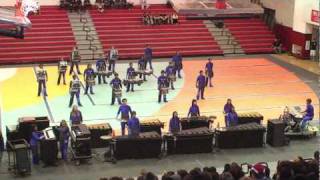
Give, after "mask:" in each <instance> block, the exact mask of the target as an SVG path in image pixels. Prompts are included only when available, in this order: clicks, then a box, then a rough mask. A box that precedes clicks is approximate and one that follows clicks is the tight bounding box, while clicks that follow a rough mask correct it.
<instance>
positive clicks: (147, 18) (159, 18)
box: [142, 13, 179, 25]
mask: <svg viewBox="0 0 320 180" xmlns="http://www.w3.org/2000/svg"><path fill="white" fill-rule="evenodd" d="M178 18H179V17H178V15H177V14H176V13H172V14H169V15H168V14H157V15H153V14H149V13H144V14H143V17H142V21H143V24H145V25H160V24H177V23H178Z"/></svg>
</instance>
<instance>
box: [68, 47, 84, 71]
mask: <svg viewBox="0 0 320 180" xmlns="http://www.w3.org/2000/svg"><path fill="white" fill-rule="evenodd" d="M80 60H81V56H80V54H79V50H78V47H77V46H76V47H74V48H73V51H72V53H71V67H70V71H69V75H71V74H72V73H73V67H74V66H76V69H77V73H78V74H81V72H80V69H79V63H80Z"/></svg>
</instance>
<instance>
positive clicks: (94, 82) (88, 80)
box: [86, 77, 96, 86]
mask: <svg viewBox="0 0 320 180" xmlns="http://www.w3.org/2000/svg"><path fill="white" fill-rule="evenodd" d="M86 82H87V83H88V85H89V86H94V85H95V84H96V80H95V79H94V77H88V79H87V81H86Z"/></svg>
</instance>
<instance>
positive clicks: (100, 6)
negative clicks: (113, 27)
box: [96, 0, 104, 13]
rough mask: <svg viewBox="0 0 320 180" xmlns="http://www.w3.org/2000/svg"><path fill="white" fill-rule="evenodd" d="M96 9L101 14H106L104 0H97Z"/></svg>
mask: <svg viewBox="0 0 320 180" xmlns="http://www.w3.org/2000/svg"><path fill="white" fill-rule="evenodd" d="M96 7H97V10H98V11H99V12H100V13H103V12H104V3H103V0H96Z"/></svg>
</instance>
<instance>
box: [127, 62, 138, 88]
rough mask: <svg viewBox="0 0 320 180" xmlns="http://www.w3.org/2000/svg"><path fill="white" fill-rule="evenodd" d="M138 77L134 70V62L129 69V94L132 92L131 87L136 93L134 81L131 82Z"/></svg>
mask: <svg viewBox="0 0 320 180" xmlns="http://www.w3.org/2000/svg"><path fill="white" fill-rule="evenodd" d="M135 76H136V72H135V70H134V68H133V64H132V62H130V63H129V68H128V69H127V80H128V84H127V92H129V91H130V87H131V92H134V83H133V82H132V81H129V80H133V79H134V78H135Z"/></svg>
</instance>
